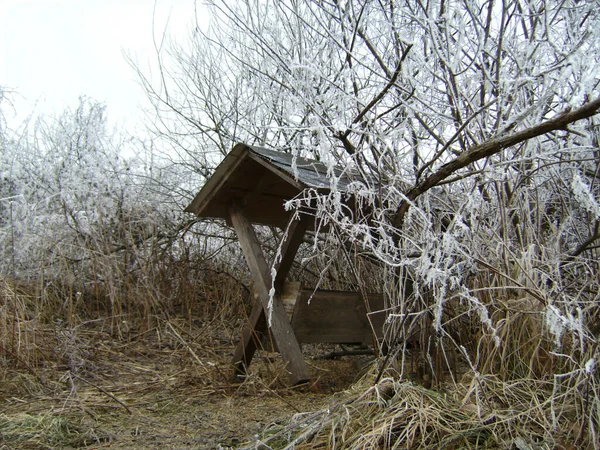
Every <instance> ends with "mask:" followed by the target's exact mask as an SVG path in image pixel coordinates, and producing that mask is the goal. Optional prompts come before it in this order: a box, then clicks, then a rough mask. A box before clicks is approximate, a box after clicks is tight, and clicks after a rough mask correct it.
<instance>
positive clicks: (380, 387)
mask: <svg viewBox="0 0 600 450" xmlns="http://www.w3.org/2000/svg"><path fill="white" fill-rule="evenodd" d="M373 379H374V373H373V374H371V375H369V376H367V377H365V378H364V379H363V380H362V381H361V382H360V383H358V384H357V385H355V386H354V387H353V389H352V391H350V392H348V393H347V395H346V398H343V399H340V400H339V401H337V402H335V403H333V404H332V405H330V406H329V407H328V408H326V409H323V410H321V411H317V412H314V413H307V414H297V415H296V416H294V417H293V418H292V419H291V420H290V421H289V422H288V423H286V424H284V425H272V426H271V427H269V428H267V429H266V430H265V431H264V432H263V433H262V434H261V436H260V437H259V438H258V439H257V440H256V441H254V442H252V443H251V444H248V445H247V446H246V447H245V448H260V449H268V448H271V449H308V448H311V449H313V448H314V449H317V448H323V449H338V448H343V449H356V450H358V449H404V448H411V449H430V448H439V449H459V448H463V449H468V448H478V449H483V448H487V449H503V448H515V449H575V448H577V449H583V448H595V445H597V444H596V443H597V441H595V439H596V436H594V435H592V433H590V432H589V430H587V431H586V429H584V428H585V422H586V421H587V420H588V418H587V417H585V416H584V415H582V414H581V411H577V408H576V407H575V406H574V403H573V399H572V398H571V399H569V398H567V397H568V396H569V394H567V393H565V394H564V395H563V396H562V397H563V398H562V399H561V400H562V401H564V403H563V405H562V406H561V407H560V408H559V410H560V411H558V415H557V408H556V405H555V404H554V403H555V402H554V400H553V398H554V397H553V393H555V392H554V390H555V386H553V385H552V383H543V382H537V383H536V382H535V381H534V380H531V379H527V380H520V381H514V382H511V383H506V382H504V381H500V380H498V379H497V378H495V377H493V376H479V377H473V378H472V379H471V380H468V379H466V380H465V381H464V382H463V383H459V384H458V385H455V386H451V387H450V386H448V387H447V389H446V388H442V389H438V390H432V389H426V388H424V387H422V386H420V385H418V384H415V383H412V382H400V381H398V380H396V379H392V378H387V379H384V380H382V381H381V382H380V383H379V384H377V385H375V386H373V384H372V383H373ZM566 400H567V401H566Z"/></svg>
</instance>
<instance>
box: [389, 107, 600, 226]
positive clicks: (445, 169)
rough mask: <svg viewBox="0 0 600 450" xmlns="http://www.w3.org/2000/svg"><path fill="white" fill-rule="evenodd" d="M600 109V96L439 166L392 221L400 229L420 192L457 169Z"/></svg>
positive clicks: (407, 200) (418, 185)
mask: <svg viewBox="0 0 600 450" xmlns="http://www.w3.org/2000/svg"><path fill="white" fill-rule="evenodd" d="M599 109H600V98H597V99H596V100H594V101H591V102H589V103H586V104H585V105H583V106H582V107H580V108H578V109H576V110H575V111H566V112H564V113H563V114H560V115H559V116H556V117H554V118H553V119H550V120H547V121H545V122H542V123H541V124H539V125H536V126H534V127H531V128H528V129H526V130H523V131H520V132H518V133H515V134H512V135H510V136H504V137H500V138H496V139H492V140H490V141H487V142H484V143H483V144H480V145H477V146H475V147H473V148H472V149H470V150H467V151H465V152H463V153H461V154H460V155H459V156H457V157H456V158H454V159H453V160H452V161H450V162H449V163H447V164H444V165H443V166H442V167H440V168H439V169H438V171H437V172H435V173H433V174H432V175H430V176H429V177H427V178H425V179H424V180H423V181H421V182H420V183H418V184H417V185H416V186H414V187H413V188H412V189H411V190H409V191H408V192H407V193H406V197H407V199H406V200H403V201H402V203H401V204H400V207H399V208H398V210H397V211H396V214H395V216H394V218H393V221H392V223H393V225H394V226H395V227H396V228H400V227H402V224H403V222H404V217H405V215H406V212H407V211H408V208H409V207H410V204H411V202H412V201H413V200H415V199H416V198H417V197H418V196H419V195H421V194H423V193H424V192H427V191H428V190H429V189H431V188H432V187H433V186H436V185H437V184H439V183H440V182H441V181H442V180H444V179H446V178H447V177H449V176H450V175H452V174H453V173H455V172H456V171H457V170H460V169H462V168H464V167H466V166H468V165H469V164H472V163H474V162H476V161H479V160H481V159H484V158H488V157H490V156H492V155H495V154H496V153H499V152H501V151H502V150H503V149H505V148H507V147H511V146H513V145H517V144H519V143H521V142H525V141H528V140H529V139H533V138H535V137H538V136H541V135H543V134H546V133H550V132H552V131H557V130H566V129H567V126H568V125H569V124H571V123H573V122H576V121H578V120H581V119H586V118H588V117H591V116H593V115H595V114H597V113H598V110H599Z"/></svg>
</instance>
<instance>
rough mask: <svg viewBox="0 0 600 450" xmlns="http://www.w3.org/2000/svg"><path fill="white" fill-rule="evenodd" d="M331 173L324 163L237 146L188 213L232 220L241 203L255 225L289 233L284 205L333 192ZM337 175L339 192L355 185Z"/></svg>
mask: <svg viewBox="0 0 600 450" xmlns="http://www.w3.org/2000/svg"><path fill="white" fill-rule="evenodd" d="M327 173H328V168H327V166H326V165H324V164H323V163H321V162H319V161H315V160H309V159H305V158H301V157H294V156H293V155H291V154H288V153H282V152H278V151H275V150H269V149H266V148H262V147H254V146H249V145H246V144H237V145H236V146H235V147H234V148H233V150H231V152H229V154H228V155H227V156H226V157H225V159H224V160H223V161H222V162H221V164H219V166H218V167H217V168H216V169H215V172H214V173H213V175H212V176H211V177H210V178H209V179H208V180H207V181H206V183H205V185H204V186H203V187H202V189H201V190H200V192H198V194H197V195H196V197H195V198H194V200H193V201H192V203H191V204H190V205H189V206H188V207H187V208H186V209H185V211H186V212H191V213H194V214H196V215H197V216H199V217H202V218H217V219H225V220H228V219H229V207H230V206H231V205H232V204H233V203H235V202H237V203H240V204H241V205H242V206H243V208H244V213H245V214H246V216H247V217H248V219H249V220H250V221H251V222H252V223H255V224H260V225H269V226H277V227H284V226H285V224H286V223H287V221H288V218H289V215H290V212H289V211H286V210H285V208H284V203H285V202H286V201H288V200H291V199H293V198H295V197H296V196H297V195H298V194H300V192H302V191H303V190H304V189H310V188H312V189H316V190H318V191H321V192H327V191H329V188H330V178H329V177H328V176H327ZM334 174H335V176H336V178H337V186H338V188H339V189H340V190H346V188H347V187H348V185H349V184H350V182H351V180H350V179H349V178H348V177H347V176H346V175H345V174H344V173H343V172H342V170H341V169H337V168H334Z"/></svg>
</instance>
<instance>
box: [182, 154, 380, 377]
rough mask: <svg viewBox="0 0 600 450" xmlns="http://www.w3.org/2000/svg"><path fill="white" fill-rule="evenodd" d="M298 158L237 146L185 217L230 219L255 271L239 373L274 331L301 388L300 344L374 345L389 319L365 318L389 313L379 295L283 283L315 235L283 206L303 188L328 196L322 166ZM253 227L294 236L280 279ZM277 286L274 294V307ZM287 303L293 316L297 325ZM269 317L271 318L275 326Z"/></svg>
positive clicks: (305, 220)
mask: <svg viewBox="0 0 600 450" xmlns="http://www.w3.org/2000/svg"><path fill="white" fill-rule="evenodd" d="M292 158H293V157H292V155H290V154H285V153H281V152H277V151H273V150H268V149H265V148H259V147H251V146H248V145H245V144H237V145H236V146H235V147H234V148H233V150H232V151H231V152H230V153H229V154H228V155H227V156H226V157H225V159H224V160H223V161H222V162H221V164H220V165H219V166H218V167H217V168H216V170H215V172H214V174H213V175H212V176H211V178H210V179H209V180H208V181H207V182H206V184H205V185H204V187H203V188H202V189H201V190H200V192H199V193H198V194H197V195H196V197H195V198H194V200H193V201H192V203H191V204H190V205H189V206H188V207H187V208H186V209H185V211H186V212H191V213H194V214H196V215H197V216H199V217H201V218H220V219H225V220H226V221H227V222H228V223H229V224H231V225H233V227H234V229H235V232H236V234H237V237H238V239H239V242H240V245H241V248H242V251H243V253H244V256H245V258H246V261H247V263H248V266H249V268H250V272H251V275H252V279H253V282H254V285H255V290H256V293H257V296H258V299H257V300H258V301H257V302H256V303H255V305H254V308H253V310H252V313H251V315H250V318H249V321H248V323H247V325H246V326H245V328H244V330H243V331H242V337H241V340H240V342H239V344H238V346H237V348H236V350H235V355H234V357H233V364H234V366H235V368H236V372H237V373H244V372H245V371H246V369H247V368H248V366H249V365H250V362H251V361H252V357H253V355H254V353H255V351H256V349H257V347H259V346H260V345H261V338H263V337H264V336H265V335H266V334H267V333H268V332H270V335H271V336H272V339H273V340H274V344H275V346H276V348H277V349H278V351H279V353H280V354H281V356H282V358H283V359H284V361H285V362H286V364H287V366H286V369H287V371H288V373H289V377H290V381H291V383H292V384H299V383H303V382H306V381H308V380H309V379H310V377H309V374H308V367H307V365H306V362H305V361H304V358H303V357H302V351H301V348H300V343H348V344H350V343H363V344H365V343H372V342H373V330H375V337H379V338H380V337H381V330H382V327H383V321H384V320H385V316H384V315H383V314H373V315H369V317H367V313H370V312H371V311H380V310H383V309H384V305H383V297H382V295H379V294H369V295H367V296H366V297H367V298H364V296H363V295H361V294H360V293H356V292H341V291H325V290H316V291H315V290H312V289H308V290H301V289H299V288H298V285H297V284H296V285H290V284H286V283H285V279H286V277H287V274H288V272H289V270H290V268H291V266H292V263H293V261H294V257H295V255H296V252H297V251H298V248H299V247H300V244H301V243H302V240H303V237H304V234H305V232H306V231H307V230H311V229H314V226H315V219H314V217H313V216H312V215H310V214H306V213H302V212H301V213H300V214H294V213H293V212H291V211H286V210H285V208H284V203H285V202H286V201H288V200H291V199H293V198H295V197H296V196H298V195H299V194H300V193H301V192H302V191H303V190H305V189H316V190H317V191H319V192H328V191H329V180H328V178H327V176H326V174H327V167H326V166H325V165H324V164H322V163H320V162H318V161H313V160H307V159H303V158H300V157H298V158H295V161H294V162H293V160H292ZM292 164H294V168H293V167H292ZM338 175H340V174H338ZM349 182H350V180H349V179H348V178H347V177H344V176H343V175H341V176H340V178H339V181H338V188H339V189H342V190H343V189H344V188H345V187H346V186H348V183H349ZM252 224H258V225H267V226H275V227H279V228H281V229H284V230H288V232H287V233H284V238H283V241H282V242H281V243H280V245H281V260H280V261H279V263H278V264H277V265H276V266H275V269H276V276H275V280H273V279H272V278H271V266H270V265H269V264H268V263H267V261H266V259H265V256H264V254H263V251H262V249H261V245H260V242H259V240H258V237H257V235H256V233H255V231H254V229H253V227H252ZM290 286H292V288H290ZM271 287H274V288H275V295H274V296H273V298H272V305H271V306H269V303H270V301H271V296H270V290H271ZM284 291H285V295H284ZM282 297H285V299H286V303H288V305H289V306H290V308H291V309H292V310H293V312H292V316H291V319H290V317H289V315H288V313H287V312H286V307H285V306H284V302H283V301H282ZM290 299H291V302H290ZM309 301H310V304H309ZM290 308H288V309H290ZM265 311H268V313H269V314H271V322H270V326H268V324H267V320H266V317H267V316H266V315H265Z"/></svg>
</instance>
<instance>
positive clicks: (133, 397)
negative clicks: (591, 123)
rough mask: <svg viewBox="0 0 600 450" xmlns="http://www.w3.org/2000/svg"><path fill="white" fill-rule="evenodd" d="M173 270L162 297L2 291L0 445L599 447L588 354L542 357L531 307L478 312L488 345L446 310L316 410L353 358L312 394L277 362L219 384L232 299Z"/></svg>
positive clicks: (516, 302) (325, 369) (231, 281)
mask: <svg viewBox="0 0 600 450" xmlns="http://www.w3.org/2000/svg"><path fill="white" fill-rule="evenodd" d="M205 269H206V268H205ZM177 271H178V272H177V273H179V274H180V275H181V273H184V272H185V276H183V277H181V278H180V279H179V280H178V281H177V283H175V282H174V281H173V280H175V279H176V277H175V276H172V277H171V278H169V277H168V276H167V274H166V273H162V274H160V277H157V278H155V281H156V283H155V284H153V285H152V286H149V284H152V283H148V281H147V280H145V281H144V282H143V283H141V282H140V283H137V284H136V283H133V282H132V283H131V284H130V285H127V286H126V287H125V288H120V292H121V293H122V294H121V295H125V294H127V295H128V297H127V298H124V297H115V291H111V289H108V288H106V289H103V288H102V286H99V285H96V286H93V289H91V290H88V291H83V290H78V289H76V286H74V285H73V286H68V285H66V286H64V285H62V286H61V285H58V284H56V283H45V284H42V283H36V284H34V285H26V284H22V283H15V282H8V281H6V280H1V281H0V300H1V309H0V327H1V329H0V379H1V383H0V402H1V404H2V411H3V412H2V415H0V433H1V434H0V443H2V444H3V445H5V446H7V448H69V447H70V448H77V447H88V446H94V447H98V446H110V447H111V448H152V447H154V448H164V447H177V448H217V446H221V447H222V448H225V447H238V446H242V447H244V448H263V449H268V448H272V449H284V448H290V449H291V448H296V449H306V448H327V449H382V448H383V449H388V448H389V449H396V448H412V449H426V448H427V449H428V448H444V449H445V448H447V449H455V448H456V449H458V448H465V449H468V448H489V449H496V448H498V449H500V448H512V449H566V450H571V449H575V448H582V449H586V448H590V449H598V448H599V446H598V445H599V444H598V442H599V439H598V435H597V432H598V431H597V430H598V428H599V424H600V379H599V377H598V374H597V370H595V367H594V364H597V363H598V359H599V357H598V354H599V351H598V344H597V342H596V341H595V340H594V339H591V338H590V339H587V340H586V345H580V344H579V343H578V342H577V340H574V339H572V337H573V336H565V337H564V339H563V345H562V348H561V350H560V351H561V352H562V353H557V351H558V349H557V348H556V346H555V344H556V343H555V342H554V341H553V340H552V338H551V337H550V336H548V335H547V333H545V332H544V325H543V324H544V316H543V311H542V309H541V308H540V307H539V305H538V304H537V303H536V302H535V301H534V300H531V299H529V298H519V299H515V298H509V297H507V298H506V299H503V298H499V297H495V298H494V299H493V301H491V300H490V301H489V302H488V306H489V310H490V311H491V321H492V323H493V324H494V326H495V328H496V332H497V336H498V337H499V338H500V340H501V345H499V346H498V345H496V340H495V337H494V336H493V334H492V333H491V332H490V330H489V329H486V328H485V327H481V326H475V325H473V324H474V323H476V322H477V321H476V320H473V321H472V320H471V317H470V316H469V314H468V312H466V311H464V310H461V306H460V304H456V305H454V304H453V303H452V302H448V303H447V308H448V309H447V311H448V312H447V314H446V317H445V319H444V320H445V322H444V334H442V335H440V336H437V337H436V336H434V334H433V333H432V331H431V321H430V320H429V319H428V318H427V315H425V314H424V315H423V316H422V317H423V320H422V322H420V323H419V324H418V330H419V333H418V339H417V340H416V341H415V340H413V341H412V342H405V344H409V343H410V344H411V345H412V348H411V349H408V348H407V346H406V347H404V348H403V353H402V354H401V356H404V358H402V357H401V358H399V359H398V360H397V361H392V362H391V363H390V364H388V365H386V366H385V367H384V366H383V361H382V360H378V361H376V362H375V363H374V364H373V365H371V366H370V369H369V371H368V373H366V374H365V375H364V376H363V377H362V379H361V380H360V381H359V382H358V383H356V384H354V385H353V386H352V388H351V389H350V390H348V391H346V392H343V393H339V394H335V395H334V396H333V397H330V396H331V394H332V393H334V392H337V391H340V389H346V388H348V387H349V386H350V385H352V383H353V382H354V381H355V379H356V376H357V374H358V373H360V371H361V369H362V363H359V362H358V361H359V360H357V359H356V358H354V359H352V358H348V359H346V360H344V359H342V360H341V361H316V360H315V361H312V362H310V363H309V366H310V369H311V371H312V374H313V376H314V378H315V382H314V383H313V384H312V385H310V386H304V387H301V388H290V387H289V386H287V385H286V376H285V370H284V367H283V365H282V364H281V359H280V358H279V357H278V356H277V355H271V354H269V353H266V352H260V353H259V356H258V358H257V359H256V361H255V363H253V365H252V371H251V373H250V375H249V376H248V377H247V378H246V379H245V380H244V381H243V382H242V383H234V382H232V369H231V367H230V364H229V359H230V358H231V354H232V347H233V344H234V343H235V342H237V339H238V336H239V329H240V326H241V324H242V323H244V321H245V320H246V318H245V314H247V312H248V309H249V306H250V305H249V304H248V299H249V295H248V294H249V293H248V291H247V288H246V287H245V285H244V284H243V283H240V282H239V281H238V280H236V279H235V278H233V277H231V275H228V274H227V273H225V272H223V271H220V270H218V268H210V270H205V271H204V272H200V271H197V272H192V271H191V269H190V268H189V267H178V268H177ZM207 274H209V275H207ZM182 280H184V281H182ZM77 292H82V294H77ZM173 292H175V294H173ZM182 298H183V299H186V300H185V301H180V302H178V301H177V300H178V299H182ZM193 299H195V301H193ZM110 302H112V305H113V306H111V303H110ZM115 302H117V303H118V307H117V308H115V307H114V304H115ZM111 311H112V312H115V311H119V315H117V316H115V315H106V313H107V312H111ZM319 351H321V352H322V351H323V349H320V350H319ZM363 362H364V361H363ZM379 372H381V374H382V376H383V378H382V379H381V381H379V382H378V383H375V380H376V377H377V376H378V374H379ZM415 381H416V382H415ZM427 381H428V382H427ZM425 385H426V386H427V387H425ZM307 411H312V412H307ZM254 435H257V436H258V437H257V438H252V436H254Z"/></svg>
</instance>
